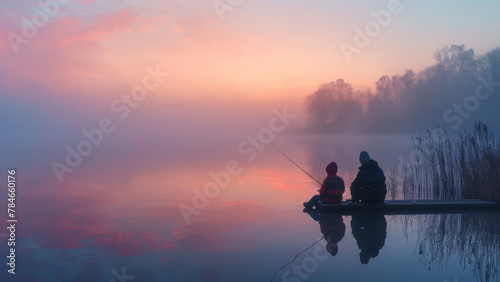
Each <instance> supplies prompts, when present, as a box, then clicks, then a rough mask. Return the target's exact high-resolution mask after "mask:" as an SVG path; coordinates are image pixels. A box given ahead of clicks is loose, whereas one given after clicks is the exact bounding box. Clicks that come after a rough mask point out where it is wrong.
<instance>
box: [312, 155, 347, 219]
mask: <svg viewBox="0 0 500 282" xmlns="http://www.w3.org/2000/svg"><path fill="white" fill-rule="evenodd" d="M337 170H338V168H337V163H335V162H331V163H330V164H328V165H327V166H326V173H327V174H328V176H327V177H326V178H325V180H323V184H322V185H321V189H320V190H319V195H314V196H313V197H312V198H311V199H310V200H309V202H304V207H306V208H308V209H310V208H312V207H314V206H316V208H318V203H319V202H322V203H325V204H340V202H342V194H344V192H345V185H344V180H342V178H340V176H338V175H337Z"/></svg>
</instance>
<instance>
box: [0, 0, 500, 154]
mask: <svg viewBox="0 0 500 282" xmlns="http://www.w3.org/2000/svg"><path fill="white" fill-rule="evenodd" d="M227 1H228V0H220V1H218V2H217V1H213V0H205V1H202V0H196V1H195V0H182V1H181V0H141V1H139V0H127V1H118V0H106V1H104V0H95V1H94V0H72V1H68V0H59V2H55V0H51V1H42V2H39V1H38V0H29V1H8V2H7V1H2V2H1V3H0V17H1V21H0V35H1V36H0V62H1V64H0V95H1V97H2V102H1V103H0V110H2V113H1V115H2V116H1V117H2V118H1V121H0V126H1V127H2V129H3V130H4V131H5V132H8V133H9V134H10V136H11V137H12V136H17V139H16V138H14V139H12V138H11V139H12V140H14V141H12V140H11V141H6V142H7V144H8V145H9V144H11V145H12V146H14V147H16V148H18V147H23V145H25V147H28V143H29V142H28V141H26V140H33V139H34V138H35V137H36V138H42V139H43V138H46V139H43V140H42V141H43V142H45V143H50V144H52V145H53V146H54V152H56V153H57V152H60V153H61V154H62V153H63V152H64V149H63V148H64V146H65V145H67V144H72V142H73V143H74V142H76V141H78V140H79V139H81V130H82V129H84V128H90V127H91V126H94V127H95V125H96V124H97V123H98V121H99V119H101V118H103V117H106V116H108V115H110V108H109V107H110V104H111V103H112V101H113V100H114V99H116V98H117V97H120V95H121V94H122V93H124V92H127V91H130V89H131V88H132V87H134V85H137V84H138V83H141V81H142V79H143V77H144V75H145V73H146V72H145V69H146V67H148V66H152V67H155V66H159V67H160V69H161V70H162V71H164V72H168V73H169V74H170V76H169V77H168V78H167V79H165V82H164V83H162V84H161V85H160V87H159V88H157V89H155V90H154V91H153V92H154V95H151V97H154V98H152V99H151V100H148V102H147V103H144V106H142V105H141V107H142V109H144V110H141V111H140V113H139V112H137V114H136V116H137V117H136V118H135V119H134V120H130V121H129V122H127V126H129V127H130V130H129V132H130V135H131V136H136V135H137V131H134V130H137V128H141V130H149V131H148V132H146V133H144V134H150V135H151V136H157V135H158V134H159V133H158V130H157V127H156V126H161V128H162V130H163V131H162V132H168V134H167V135H165V136H166V137H165V138H167V137H168V138H170V139H168V140H171V139H172V138H173V137H172V135H175V136H177V137H178V136H183V134H187V132H195V133H196V134H200V136H202V137H203V138H205V137H206V136H209V135H210V134H209V133H210V132H212V131H211V130H212V129H213V128H219V129H220V128H222V129H223V131H224V132H226V133H231V132H234V131H235V130H237V128H242V127H243V126H244V123H245V122H247V123H249V124H250V123H252V121H251V120H250V119H251V118H252V117H254V116H257V115H258V114H264V115H263V117H264V118H263V120H269V116H270V115H272V113H271V110H272V108H273V107H279V108H282V107H283V106H284V105H286V106H288V107H290V108H294V107H295V109H297V110H299V109H300V107H301V106H302V103H303V98H304V97H305V96H306V95H307V94H310V93H311V92H312V91H314V90H315V89H316V88H317V87H318V86H319V85H320V84H322V83H326V82H330V81H332V80H336V79H338V78H343V79H345V80H346V81H347V82H350V83H352V84H353V86H354V87H355V88H357V89H365V88H366V87H372V88H373V87H374V82H375V81H376V80H377V79H378V78H379V77H380V76H382V75H385V74H389V75H393V74H398V73H403V72H404V71H405V70H406V69H409V68H412V69H414V70H415V71H419V70H422V69H424V68H425V67H427V66H430V65H432V64H433V63H434V59H433V53H434V51H435V50H436V49H438V48H441V47H443V46H446V45H448V46H449V45H452V44H465V45H466V47H467V48H474V49H475V51H476V53H477V54H483V53H485V52H487V51H489V50H491V49H493V48H495V47H498V46H500V36H499V31H500V29H499V28H500V17H498V11H500V2H499V1H494V0H490V1H480V2H472V1H465V0H461V1H431V0H421V1H410V0H401V1H400V2H399V5H398V7H399V11H400V12H399V13H398V14H392V16H391V20H390V22H389V23H388V24H387V25H386V26H385V27H382V28H381V29H380V32H378V33H377V35H376V36H374V37H373V38H371V42H370V44H368V45H367V46H365V47H363V48H360V52H359V54H354V55H353V56H352V57H351V59H352V61H351V62H350V63H348V62H347V60H346V58H345V57H344V55H343V53H342V51H341V49H340V48H339V45H340V44H341V43H342V42H345V43H348V44H354V38H355V35H356V32H355V28H356V27H359V28H361V29H364V28H365V25H366V24H367V23H369V22H370V21H373V20H374V17H373V15H372V13H371V12H372V11H375V12H379V11H381V10H385V9H388V3H389V1H359V0H357V1H354V0H350V1H330V0H328V1H327V0H315V1H302V0H274V1H264V0H241V1H237V0H233V1H231V3H233V4H234V5H233V6H231V7H230V8H229V9H227V10H223V12H222V14H221V13H218V12H217V9H216V8H215V6H214V3H219V4H220V3H223V4H224V5H230V4H228V3H229V2H227ZM393 2H394V1H393ZM396 2H397V1H396ZM64 3H65V4H64ZM49 4H50V5H49ZM47 5H48V6H47ZM44 7H45V8H44ZM48 7H49V8H48ZM221 7H222V6H221ZM226 7H229V6H226ZM47 11H48V12H47ZM219 12H220V11H219ZM46 13H52V15H49V16H46ZM44 15H45V17H47V20H46V22H44ZM26 21H29V22H30V23H26ZM34 21H35V22H36V23H38V25H39V27H37V28H36V31H35V32H33V30H30V31H29V32H28V35H29V38H26V35H25V34H23V31H24V33H26V32H27V31H26V27H27V26H29V25H32V24H33V22H34ZM14 34H15V36H14ZM16 36H17V37H16ZM21 37H22V38H23V39H21V41H19V40H20V39H19V38H21ZM12 38H17V39H16V40H17V41H19V42H18V43H14V44H12V42H13V39H12ZM14 45H15V46H14ZM16 48H17V49H18V50H17V52H16ZM159 117H161V118H159ZM228 117H236V118H228ZM238 117H239V119H238ZM180 120H182V122H180ZM12 121H13V122H12ZM144 125H147V126H144ZM253 125H254V127H258V128H260V127H261V126H262V123H253ZM210 126H212V127H213V128H210ZM169 130H170V131H169ZM173 130H177V131H173ZM123 132H124V131H123ZM172 132H175V134H172ZM245 132H246V133H245V134H248V133H247V132H248V130H247V131H245ZM47 136H51V138H53V139H49V137H47ZM117 138H118V137H117ZM200 138H201V137H200ZM144 139H146V138H144ZM9 140H10V139H9ZM238 140H240V139H238ZM9 142H10V143H9ZM23 142H24V143H23ZM179 142H180V141H179ZM180 143H182V142H180ZM236 144H237V143H236ZM30 147H32V146H30ZM33 150H34V149H33ZM18 153H19V152H18V151H15V150H9V151H8V152H5V154H7V155H8V156H14V154H18ZM22 153H24V154H26V155H27V152H26V150H25V149H23V150H22ZM9 154H11V155H9ZM51 158H52V159H54V158H55V157H54V156H53V155H52V156H51Z"/></svg>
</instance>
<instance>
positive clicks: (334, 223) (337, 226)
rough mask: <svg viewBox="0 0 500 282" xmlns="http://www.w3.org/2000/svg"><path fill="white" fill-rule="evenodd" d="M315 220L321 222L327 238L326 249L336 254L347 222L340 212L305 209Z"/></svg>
mask: <svg viewBox="0 0 500 282" xmlns="http://www.w3.org/2000/svg"><path fill="white" fill-rule="evenodd" d="M304 211H306V212H307V213H308V214H309V215H310V216H311V217H312V218H313V219H314V220H316V221H318V222H319V226H320V230H321V233H322V234H323V237H324V238H325V240H326V242H327V243H326V250H327V251H328V252H329V253H330V254H331V255H332V256H335V255H336V254H337V252H338V250H339V246H338V243H339V242H340V240H342V238H344V235H345V224H344V219H343V218H342V215H340V214H338V213H325V214H322V213H318V212H317V211H316V210H311V209H304Z"/></svg>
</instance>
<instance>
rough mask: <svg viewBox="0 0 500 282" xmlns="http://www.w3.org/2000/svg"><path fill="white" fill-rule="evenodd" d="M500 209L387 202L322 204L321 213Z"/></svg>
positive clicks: (478, 203) (470, 203)
mask: <svg viewBox="0 0 500 282" xmlns="http://www.w3.org/2000/svg"><path fill="white" fill-rule="evenodd" d="M499 208H500V204H499V203H496V202H489V201H482V200H387V201H385V203H383V204H351V202H342V203H341V204H337V205H335V204H322V205H321V206H320V208H319V210H320V211H331V212H342V213H343V214H346V213H349V212H359V211H382V212H384V213H386V214H414V213H448V212H453V213H455V212H462V211H464V212H467V211H471V210H485V209H494V210H497V209H499Z"/></svg>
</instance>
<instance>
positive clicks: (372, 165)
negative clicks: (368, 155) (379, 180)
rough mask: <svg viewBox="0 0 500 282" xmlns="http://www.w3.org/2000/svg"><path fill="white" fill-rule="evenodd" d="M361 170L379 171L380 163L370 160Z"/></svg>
mask: <svg viewBox="0 0 500 282" xmlns="http://www.w3.org/2000/svg"><path fill="white" fill-rule="evenodd" d="M359 169H366V170H377V169H378V163H377V161H375V160H369V161H368V162H366V163H364V164H362V165H361V166H360V167H359Z"/></svg>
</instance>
